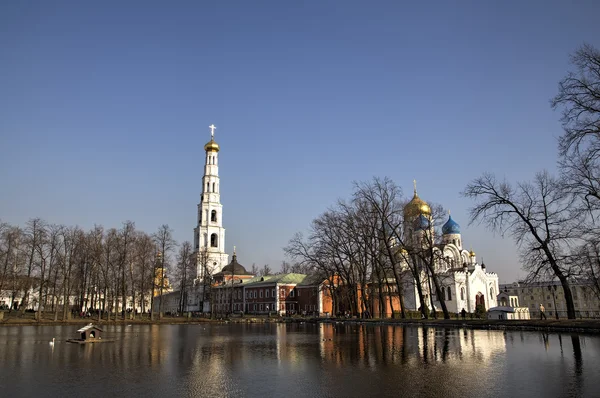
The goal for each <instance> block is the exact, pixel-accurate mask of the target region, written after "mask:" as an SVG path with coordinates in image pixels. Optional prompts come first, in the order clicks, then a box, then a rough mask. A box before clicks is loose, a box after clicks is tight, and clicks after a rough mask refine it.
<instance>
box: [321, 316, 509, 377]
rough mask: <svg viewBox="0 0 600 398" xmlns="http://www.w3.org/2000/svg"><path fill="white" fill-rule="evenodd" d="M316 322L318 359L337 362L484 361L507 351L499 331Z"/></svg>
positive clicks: (363, 364)
mask: <svg viewBox="0 0 600 398" xmlns="http://www.w3.org/2000/svg"><path fill="white" fill-rule="evenodd" d="M319 326H320V329H319V354H320V356H321V359H322V360H323V361H325V362H330V363H332V364H334V365H336V366H358V367H373V366H375V365H378V364H381V363H383V364H418V363H429V362H460V361H463V360H466V361H467V362H469V363H477V364H482V363H484V364H485V363H489V362H490V361H491V360H492V359H493V358H494V357H496V356H498V355H503V354H504V353H505V351H506V341H505V336H504V334H503V332H502V331H487V330H486V331H483V330H467V329H438V328H431V327H430V328H427V327H424V328H422V327H403V326H391V325H384V326H367V325H360V324H355V325H353V324H347V325H344V324H339V325H319Z"/></svg>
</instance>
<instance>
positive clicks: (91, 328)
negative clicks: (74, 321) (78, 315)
mask: <svg viewBox="0 0 600 398" xmlns="http://www.w3.org/2000/svg"><path fill="white" fill-rule="evenodd" d="M77 333H80V335H81V340H83V341H88V340H96V339H101V338H102V329H100V328H99V327H98V326H96V325H93V324H91V323H90V324H89V325H87V326H84V327H82V328H81V329H79V330H78V331H77Z"/></svg>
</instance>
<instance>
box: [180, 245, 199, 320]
mask: <svg viewBox="0 0 600 398" xmlns="http://www.w3.org/2000/svg"><path fill="white" fill-rule="evenodd" d="M195 271H196V267H195V264H194V256H193V251H192V244H191V243H190V242H188V241H185V242H183V244H182V245H181V246H180V247H179V253H178V254H177V268H176V279H177V281H178V283H179V312H183V311H184V310H185V308H186V307H185V303H187V301H188V296H189V294H190V290H191V288H192V287H193V286H194V279H195Z"/></svg>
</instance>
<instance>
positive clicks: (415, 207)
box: [404, 181, 431, 218]
mask: <svg viewBox="0 0 600 398" xmlns="http://www.w3.org/2000/svg"><path fill="white" fill-rule="evenodd" d="M414 184H415V194H414V196H413V198H412V200H411V201H410V202H408V203H407V205H406V206H404V218H414V217H418V216H419V215H420V214H422V215H424V216H430V215H431V207H429V205H428V204H427V202H425V201H424V200H423V199H421V198H419V195H418V194H417V182H416V181H414Z"/></svg>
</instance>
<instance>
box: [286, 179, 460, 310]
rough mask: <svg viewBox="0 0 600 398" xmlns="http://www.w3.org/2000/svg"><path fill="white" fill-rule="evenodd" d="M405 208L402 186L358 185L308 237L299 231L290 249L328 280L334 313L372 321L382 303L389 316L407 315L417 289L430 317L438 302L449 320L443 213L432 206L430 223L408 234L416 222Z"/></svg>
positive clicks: (317, 222) (377, 181) (317, 221)
mask: <svg viewBox="0 0 600 398" xmlns="http://www.w3.org/2000/svg"><path fill="white" fill-rule="evenodd" d="M405 204H406V200H404V199H403V197H402V189H401V188H400V187H399V186H398V185H396V184H395V183H394V182H393V181H392V180H390V179H389V178H384V179H380V178H374V179H373V180H372V181H370V182H363V183H355V184H354V193H353V196H352V198H351V199H350V200H340V201H338V202H337V203H336V204H335V206H333V207H331V208H330V209H329V210H327V211H326V212H325V213H323V214H322V215H320V216H319V217H317V218H316V219H314V220H313V222H312V224H311V226H310V230H309V232H308V234H307V235H306V236H304V235H303V234H301V233H298V234H296V235H295V236H294V237H293V238H292V239H291V240H290V242H289V244H288V246H287V247H286V248H285V251H286V253H287V254H288V255H289V256H290V257H292V258H294V259H295V260H297V261H298V262H299V264H301V265H303V266H308V267H310V268H311V269H312V270H314V272H318V273H320V274H321V275H323V276H324V277H326V278H328V279H329V281H330V283H329V287H330V289H331V290H332V292H331V293H332V296H333V297H334V305H337V306H338V308H336V309H335V311H336V312H340V310H341V307H343V309H344V310H348V311H350V312H351V313H353V314H359V313H360V314H363V316H366V317H369V316H372V315H373V312H374V303H376V302H377V303H378V308H379V309H384V308H388V306H389V308H390V311H391V314H390V315H393V314H394V313H399V314H400V316H401V317H402V318H405V317H406V312H405V305H404V289H405V288H406V286H414V287H416V290H417V293H418V296H419V300H420V302H421V303H427V305H422V306H421V312H422V314H423V316H424V317H425V318H427V317H428V316H429V311H428V306H430V307H431V308H433V307H434V301H435V300H436V298H439V299H440V305H441V309H442V312H443V313H444V317H445V318H449V317H450V314H449V312H448V309H447V308H446V305H445V302H444V299H443V297H444V294H443V292H442V289H443V288H444V283H445V282H446V281H445V275H446V273H444V272H442V271H443V270H445V269H446V268H447V266H445V265H444V262H445V261H446V259H445V258H443V256H442V255H441V252H440V251H439V250H436V244H437V243H439V238H440V236H439V235H437V233H438V232H437V231H439V228H436V227H439V223H440V222H443V221H445V220H444V215H443V214H444V211H443V208H442V207H441V206H439V205H435V206H431V207H432V214H431V215H430V217H428V218H427V219H426V221H427V223H428V225H426V226H425V229H424V230H421V231H416V232H415V234H417V233H418V234H419V236H413V234H412V232H411V233H409V232H408V231H412V229H413V227H414V225H413V224H414V223H415V221H416V220H414V217H412V218H411V217H409V218H408V219H405V217H404V213H403V209H404V205H405ZM405 223H410V225H409V226H408V228H407V227H406V225H405ZM429 292H435V294H429ZM395 303H397V305H395Z"/></svg>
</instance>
